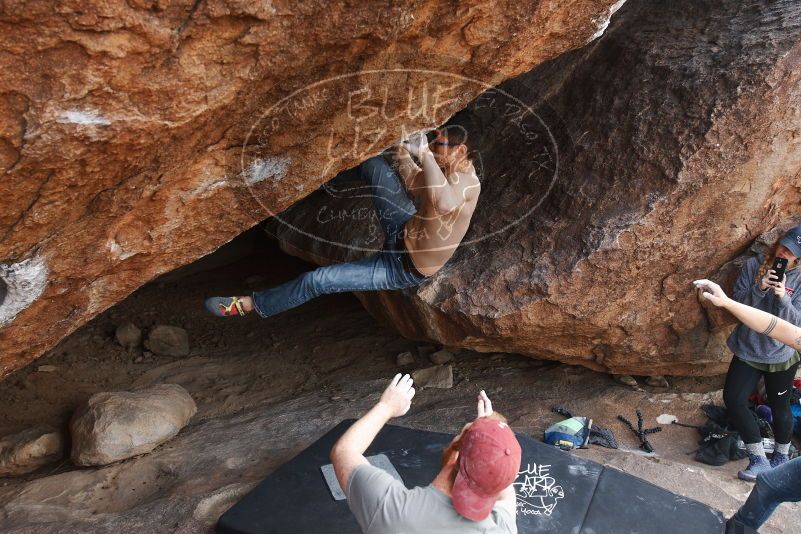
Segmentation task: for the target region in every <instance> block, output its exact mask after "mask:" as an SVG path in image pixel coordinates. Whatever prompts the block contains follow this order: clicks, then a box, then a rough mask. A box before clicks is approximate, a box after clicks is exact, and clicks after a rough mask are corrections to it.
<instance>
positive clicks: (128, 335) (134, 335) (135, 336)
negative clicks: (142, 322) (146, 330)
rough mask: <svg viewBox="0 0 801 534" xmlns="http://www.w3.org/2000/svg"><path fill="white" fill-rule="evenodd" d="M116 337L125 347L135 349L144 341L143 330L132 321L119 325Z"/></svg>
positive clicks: (115, 333)
mask: <svg viewBox="0 0 801 534" xmlns="http://www.w3.org/2000/svg"><path fill="white" fill-rule="evenodd" d="M114 337H115V338H116V339H117V343H119V344H120V345H121V346H122V348H124V349H133V348H136V347H138V346H139V344H140V343H142V331H141V330H139V328H137V327H136V325H135V324H133V323H131V322H128V323H124V324H121V325H120V326H118V327H117V330H116V331H115V332H114Z"/></svg>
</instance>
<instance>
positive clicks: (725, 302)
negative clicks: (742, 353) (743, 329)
mask: <svg viewBox="0 0 801 534" xmlns="http://www.w3.org/2000/svg"><path fill="white" fill-rule="evenodd" d="M693 283H694V284H695V287H696V288H698V289H701V290H703V293H702V294H701V296H702V297H703V298H705V299H707V300H708V301H709V302H711V303H712V304H714V305H715V306H719V307H721V308H724V309H726V310H728V311H729V312H730V313H731V314H732V315H734V316H735V317H737V319H739V320H740V321H742V323H743V324H744V325H745V326H747V327H748V328H750V329H751V330H754V331H755V332H759V333H761V334H765V335H766V336H770V337H771V338H773V339H775V340H776V341H781V342H782V343H784V344H785V345H788V346H790V347H793V348H794V349H796V350H801V328H799V327H797V326H795V325H793V324H792V323H789V322H787V321H785V320H784V319H780V318H778V317H776V316H775V315H771V314H769V313H767V312H764V311H762V310H758V309H756V308H752V307H751V306H747V305H745V304H740V303H739V302H737V301H734V300H732V299H730V298H729V297H728V296H727V295H726V293H725V292H724V291H723V289H721V287H720V286H719V285H718V284H716V283H715V282H712V281H710V280H696V281H695V282H693Z"/></svg>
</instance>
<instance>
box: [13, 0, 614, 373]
mask: <svg viewBox="0 0 801 534" xmlns="http://www.w3.org/2000/svg"><path fill="white" fill-rule="evenodd" d="M620 3H621V1H620V0H576V1H573V2H569V3H564V2H562V1H560V0H527V1H523V2H520V1H511V0H489V1H487V0H481V1H479V0H464V1H460V2H453V3H448V2H438V1H434V0H422V1H419V0H414V1H413V0H401V1H397V2H394V1H393V2H384V3H375V2H355V3H354V2H348V3H345V2H316V1H311V0H300V1H297V2H289V3H284V4H280V5H279V4H275V5H274V4H273V3H271V2H243V1H240V0H207V1H204V2H199V1H195V0H178V1H176V2H166V3H165V2H149V1H143V0H131V1H128V2H122V1H119V2H106V1H101V0H88V1H84V0H81V1H78V0H68V1H65V2H59V3H57V5H54V4H53V2H46V1H40V0H33V1H29V2H24V3H8V2H5V3H3V4H2V5H0V23H2V28H3V31H2V32H0V52H2V53H0V173H2V176H3V179H2V180H0V198H2V199H3V209H2V211H0V377H3V376H6V375H7V374H8V373H10V372H12V371H13V370H15V369H18V368H20V367H21V366H23V365H25V364H26V363H28V362H30V361H32V360H33V359H34V358H36V357H37V356H38V355H40V354H41V353H42V352H43V351H45V350H46V349H48V348H49V347H51V346H53V345H54V344H55V343H56V342H57V341H58V340H59V339H61V338H62V337H64V336H66V335H67V334H69V333H70V332H72V331H73V330H75V329H76V328H78V327H80V326H81V325H82V324H84V323H86V322H87V321H88V320H89V319H91V318H92V317H94V316H95V315H97V314H98V313H99V312H101V311H103V310H105V309H106V308H108V307H109V306H111V305H113V304H114V303H116V302H118V301H120V300H121V299H123V298H125V297H126V296H128V295H129V294H130V293H131V292H133V291H134V290H135V289H136V288H137V287H139V286H141V285H142V284H143V283H145V282H147V281H149V280H152V279H153V278H155V277H156V276H158V275H159V274H161V273H164V272H167V271H170V270H172V269H174V268H176V267H179V266H182V265H186V264H188V263H190V262H192V261H193V260H195V259H197V258H199V257H202V256H204V255H206V254H208V253H210V252H212V251H214V250H215V249H217V248H218V247H219V246H221V245H222V244H224V243H226V242H228V241H229V240H231V239H232V238H233V237H235V236H236V235H238V234H239V233H241V232H242V231H244V230H246V229H248V228H250V227H252V226H253V225H254V224H256V223H257V222H259V221H261V220H263V219H265V218H267V217H269V216H271V215H273V214H275V213H279V212H280V211H282V210H283V209H285V208H286V207H288V206H290V205H291V204H293V203H294V202H296V201H297V200H299V199H301V198H303V197H305V196H306V195H307V194H309V193H310V192H311V191H314V190H315V189H316V188H317V187H318V186H319V185H320V184H322V183H324V182H325V181H326V180H328V179H330V178H331V177H332V176H333V175H334V174H336V172H338V171H339V170H342V169H345V168H347V167H349V166H352V165H354V164H356V163H358V162H359V161H361V160H363V159H366V158H367V157H369V156H371V155H373V154H376V153H378V152H379V151H380V150H381V149H382V148H383V147H386V146H388V145H390V144H391V143H393V142H396V141H398V140H399V138H400V136H401V135H402V134H403V132H404V131H409V130H412V129H418V128H423V127H433V126H435V125H437V124H438V123H441V122H442V121H443V120H444V119H446V118H447V117H448V116H450V115H451V114H452V113H454V112H455V111H457V110H458V109H461V108H463V107H464V106H465V105H466V104H467V103H468V102H469V101H470V100H471V99H472V98H474V97H475V96H476V95H478V94H479V93H480V92H482V91H483V90H485V89H486V88H487V87H489V86H494V85H497V84H498V83H500V82H502V81H503V80H506V79H508V78H510V77H513V76H516V75H518V74H521V73H523V72H525V71H527V70H529V69H531V68H532V67H534V66H536V65H538V64H540V63H542V62H544V61H547V60H550V59H552V58H554V57H556V56H558V55H559V54H561V53H563V52H565V51H567V50H571V49H574V48H577V47H580V46H583V45H585V44H586V43H588V42H590V41H592V40H594V39H597V38H598V37H599V36H600V35H601V34H602V33H603V31H604V28H606V26H607V24H608V23H609V19H610V16H611V14H612V13H613V11H614V10H615V9H616V8H617V7H618V6H619V5H620Z"/></svg>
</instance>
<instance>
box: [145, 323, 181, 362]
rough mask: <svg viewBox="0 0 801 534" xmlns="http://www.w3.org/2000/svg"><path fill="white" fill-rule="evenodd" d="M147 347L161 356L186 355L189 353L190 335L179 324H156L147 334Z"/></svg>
mask: <svg viewBox="0 0 801 534" xmlns="http://www.w3.org/2000/svg"><path fill="white" fill-rule="evenodd" d="M145 348H147V349H149V350H150V351H151V352H152V353H153V354H157V355H159V356H186V355H187V354H189V336H188V335H187V333H186V330H184V329H183V328H181V327H179V326H167V325H163V324H160V325H156V326H154V327H153V328H152V329H151V330H150V333H149V334H148V336H147V340H146V341H145Z"/></svg>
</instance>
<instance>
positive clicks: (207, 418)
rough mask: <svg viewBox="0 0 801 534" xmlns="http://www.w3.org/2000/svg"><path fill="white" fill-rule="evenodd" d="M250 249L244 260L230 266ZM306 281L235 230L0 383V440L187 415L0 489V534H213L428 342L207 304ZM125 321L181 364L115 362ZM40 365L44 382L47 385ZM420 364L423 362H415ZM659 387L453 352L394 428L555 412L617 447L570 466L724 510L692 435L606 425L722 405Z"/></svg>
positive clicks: (535, 426)
mask: <svg viewBox="0 0 801 534" xmlns="http://www.w3.org/2000/svg"><path fill="white" fill-rule="evenodd" d="M243 251H244V252H243ZM245 253H247V254H252V255H251V256H250V257H249V258H247V259H242V255H243V254H245ZM230 261H234V263H232V264H228V265H223V264H225V263H226V262H230ZM208 268H213V269H212V270H202V269H208ZM311 268H313V266H311V265H308V264H305V263H303V262H301V261H299V260H296V259H293V258H289V257H286V256H284V255H282V254H280V253H279V252H278V251H277V249H276V247H275V245H274V244H272V243H267V244H265V243H264V242H263V240H261V238H260V237H258V236H257V235H255V234H253V233H251V234H246V235H245V236H244V237H242V238H240V239H239V240H238V241H237V242H235V243H233V244H231V245H229V246H227V247H224V249H221V250H220V251H218V254H216V255H215V256H212V257H210V258H208V259H206V260H204V261H203V262H202V263H201V264H199V265H194V266H191V267H189V268H185V269H183V270H181V271H180V272H176V273H172V274H170V275H169V276H166V277H163V278H162V279H160V280H157V281H155V282H154V283H151V284H149V285H147V286H145V287H143V288H141V289H140V290H139V291H137V292H136V293H134V294H133V295H131V297H130V298H128V299H126V300H125V301H124V302H122V303H120V304H119V305H117V306H115V307H114V308H112V309H110V310H107V311H106V312H105V313H103V314H102V315H100V316H98V317H97V318H96V319H95V320H94V321H92V322H91V323H90V324H88V325H86V326H85V327H83V328H81V329H80V330H79V331H77V332H76V333H74V334H73V335H72V336H70V337H69V338H67V339H65V340H64V341H63V342H62V343H61V344H60V345H59V346H58V347H56V348H55V349H53V350H52V351H50V353H48V354H47V355H46V356H45V357H43V358H41V359H40V360H39V361H37V362H36V363H35V364H34V365H32V366H29V367H28V368H26V369H24V370H22V371H20V372H18V373H16V374H15V375H13V376H11V377H10V378H9V379H8V380H6V381H5V382H3V383H1V384H0V435H5V434H8V433H12V432H16V431H19V430H22V429H25V428H28V427H30V426H32V425H34V424H37V423H42V422H46V423H50V424H53V425H56V426H58V427H63V428H66V424H67V422H68V419H69V416H70V414H71V413H72V410H73V409H74V408H75V406H76V405H77V404H78V403H79V402H80V401H82V400H83V399H85V398H87V397H88V396H90V395H92V394H93V393H96V392H99V391H109V390H122V389H129V388H132V387H136V386H142V385H148V384H154V383H160V382H173V383H179V384H181V385H183V386H184V387H185V388H186V389H187V390H188V391H189V392H190V393H191V394H192V396H193V398H194V399H195V401H196V402H197V404H198V413H197V415H196V416H195V418H194V419H193V420H192V422H191V423H190V425H189V426H188V427H187V428H185V429H184V430H183V431H182V432H181V433H180V434H179V435H178V436H177V437H176V438H175V439H173V440H172V441H170V442H169V443H167V444H165V445H162V446H161V447H159V448H158V449H156V450H155V451H153V452H152V453H150V454H148V455H144V456H142V457H139V458H134V459H131V460H128V461H125V462H121V463H118V464H114V465H112V466H108V467H105V468H102V469H93V468H85V469H79V468H76V467H74V466H72V465H71V464H70V463H69V461H66V460H65V461H64V462H62V463H61V464H57V465H52V466H48V467H46V468H44V469H43V470H41V471H40V472H38V473H35V474H32V475H28V476H25V477H21V478H15V479H12V478H4V479H0V530H1V531H3V532H36V533H40V532H74V531H81V532H211V529H212V528H213V524H214V522H215V521H216V519H217V518H218V517H219V515H220V514H221V513H222V512H224V511H225V510H226V509H227V508H228V507H229V506H230V505H231V504H232V503H233V502H235V501H236V500H237V499H238V498H239V497H241V496H242V495H243V494H244V493H246V492H247V491H248V490H249V489H250V488H251V487H253V485H254V484H255V483H256V482H257V481H258V480H260V479H262V478H263V477H264V476H265V475H266V474H268V473H269V472H271V471H272V470H274V469H275V468H276V467H277V466H279V465H281V463H283V462H284V461H286V460H287V459H288V458H291V457H292V456H293V455H294V454H296V453H297V452H299V451H300V450H302V449H303V448H304V447H305V446H306V445H308V444H309V443H311V442H312V441H314V440H315V439H316V438H317V437H319V436H320V435H322V434H323V433H324V432H325V431H327V430H328V429H330V428H331V427H333V426H334V425H335V424H336V423H337V422H339V421H340V420H341V419H343V418H347V417H355V416H358V415H360V414H361V413H363V412H364V411H365V410H366V409H368V408H369V406H370V405H371V404H372V403H373V402H375V401H376V400H377V398H378V395H379V393H380V391H381V389H382V388H383V387H384V384H385V382H386V380H388V379H389V378H390V377H391V376H393V375H394V374H395V373H396V372H397V371H398V369H397V367H396V363H395V362H396V355H397V354H398V353H400V352H404V351H412V352H413V353H416V352H417V347H418V346H419V345H423V344H425V342H422V341H420V342H415V341H412V340H407V339H403V338H401V337H399V336H398V335H397V334H395V333H394V332H393V330H392V329H391V327H390V326H389V325H382V324H378V323H377V322H376V321H375V320H374V319H373V318H371V317H370V316H369V315H368V314H367V313H366V312H365V311H364V310H363V309H362V308H361V306H360V304H359V302H358V301H357V300H356V299H355V298H354V297H353V296H352V295H350V294H341V295H330V296H325V297H322V298H320V299H317V300H316V301H314V302H311V303H308V304H306V305H304V306H301V307H299V308H296V309H294V310H291V311H289V312H286V313H285V314H282V315H280V316H277V317H274V318H271V319H269V320H262V319H260V318H258V317H256V316H248V317H246V318H244V319H240V318H236V319H218V318H214V317H210V316H208V315H207V314H206V312H205V310H204V309H203V307H202V300H203V298H204V297H205V296H209V295H212V294H230V293H241V291H242V288H243V287H247V286H250V287H254V286H266V285H271V284H275V283H279V282H281V281H283V280H286V279H289V278H290V277H292V276H294V275H295V274H297V273H299V272H302V271H304V270H309V269H311ZM125 321H133V322H134V323H135V324H136V325H137V326H139V327H140V328H143V329H147V328H148V327H150V326H152V325H155V324H172V325H178V326H183V327H184V328H186V329H187V330H188V332H189V337H190V342H191V346H192V350H191V353H190V355H189V356H187V357H185V358H177V359H176V358H165V357H159V356H155V355H151V354H149V353H147V352H144V353H143V351H142V350H141V349H138V350H134V351H131V352H126V351H125V350H124V349H122V348H121V347H119V346H118V345H117V344H116V342H115V341H114V336H113V332H114V329H115V327H116V325H118V324H121V323H122V322H125ZM41 365H53V366H56V369H55V371H52V372H41V371H38V370H37V369H38V366H41ZM426 365H428V362H427V361H426V359H425V358H424V357H418V360H417V364H416V367H423V366H426ZM670 380H671V388H670V389H668V390H659V389H653V388H649V387H645V386H644V387H642V388H641V390H639V391H637V390H633V389H632V388H630V387H627V386H623V385H620V384H618V383H616V382H615V381H613V380H612V379H611V378H610V377H609V376H607V375H603V374H600V373H595V372H592V371H589V370H587V369H584V368H581V367H572V366H568V365H563V364H557V363H552V362H544V361H537V360H533V359H530V358H525V357H522V356H518V355H514V354H495V355H490V354H480V353H476V352H473V351H469V350H467V351H463V352H461V353H460V354H458V355H457V357H456V361H455V363H454V387H453V388H452V389H448V390H441V389H424V390H422V391H420V392H419V393H418V395H417V396H416V397H415V400H414V403H413V406H412V410H411V411H410V413H409V414H408V415H407V416H406V417H404V418H402V419H400V420H398V421H396V422H397V423H398V424H402V425H407V426H410V427H415V428H422V429H428V430H439V431H449V432H456V431H458V430H459V428H461V426H462V425H463V423H464V422H466V421H467V420H469V419H470V418H471V417H472V414H473V411H474V410H475V404H474V396H475V394H476V393H477V392H478V391H479V390H480V389H485V390H486V391H487V393H488V394H489V395H490V397H491V398H492V399H493V401H494V404H495V406H496V408H497V409H498V410H500V411H502V412H503V413H504V414H506V415H507V416H508V417H509V420H510V422H511V424H512V426H513V427H514V428H515V429H516V430H517V431H522V432H528V433H530V434H532V435H534V436H536V437H541V435H542V431H543V430H544V429H545V427H547V426H548V425H549V424H551V423H552V422H554V421H556V420H558V419H559V418H560V417H559V416H558V415H556V414H554V413H552V412H551V411H550V407H551V406H552V405H554V404H563V405H565V406H567V407H568V408H570V409H571V410H573V411H574V413H576V414H577V415H586V416H589V417H592V418H593V419H594V420H595V421H596V422H597V424H600V425H602V426H606V427H608V428H611V429H613V430H614V432H615V434H616V436H617V438H618V441H619V442H620V444H621V449H620V450H617V451H612V450H608V449H603V448H601V447H592V448H590V449H587V450H581V451H576V452H575V454H578V455H581V456H583V457H587V458H590V459H593V460H595V461H598V462H602V463H606V464H609V465H612V466H615V467H618V468H620V469H623V470H624V471H626V472H629V473H632V474H634V475H637V476H639V477H642V478H644V479H646V480H649V481H651V482H653V483H655V484H657V485H659V486H662V487H665V488H668V489H670V490H671V491H675V492H677V493H679V494H681V495H685V496H688V497H691V498H694V499H698V500H700V501H702V502H705V503H707V504H709V505H711V506H714V507H716V508H718V509H720V510H721V511H722V512H724V513H725V514H726V515H730V514H731V513H732V512H733V511H734V510H736V508H737V507H738V506H739V505H740V504H741V503H742V501H743V500H744V499H745V497H746V496H747V494H748V492H749V491H750V488H751V485H750V484H748V483H745V482H742V481H739V480H737V479H736V476H735V474H736V472H737V470H738V469H741V468H742V467H743V466H744V465H745V461H742V462H736V463H730V464H727V465H725V466H722V467H718V468H713V467H710V466H706V465H703V464H700V463H697V462H695V461H694V460H693V459H692V458H693V454H692V453H693V451H694V450H695V447H696V440H697V433H696V431H695V430H693V429H689V428H682V427H677V426H671V427H668V428H665V430H664V431H663V432H661V433H658V434H655V435H653V436H652V440H651V441H652V443H653V444H654V446H655V448H656V451H657V452H656V454H655V455H653V456H646V455H644V454H642V452H641V451H639V450H638V449H637V441H636V439H635V437H634V436H633V435H632V434H631V433H630V432H629V431H628V430H626V429H625V428H624V426H623V425H622V424H621V423H619V422H618V421H617V419H616V417H617V415H618V414H622V415H624V416H626V417H628V418H629V419H630V420H632V421H634V420H635V413H634V412H635V409H636V408H639V409H640V410H642V412H643V414H644V415H645V418H646V425H647V426H656V420H655V419H656V417H657V416H658V415H660V414H663V413H669V414H674V415H676V416H677V417H678V418H679V419H680V421H682V422H685V423H689V424H700V423H702V422H704V417H703V414H702V413H701V412H700V410H699V407H700V405H701V404H702V403H705V402H718V403H720V388H721V387H722V381H723V377H709V378H675V379H670ZM137 489H138V490H139V491H138V492H137V491H136V490H137ZM799 512H801V505H790V504H785V505H782V506H781V507H780V508H779V510H778V511H777V512H776V513H775V514H774V517H773V518H772V519H771V521H770V522H769V523H768V524H767V525H766V527H765V528H764V529H763V532H766V533H778V532H790V531H793V530H794V528H793V527H789V525H794V524H795V523H797V520H798V518H799V517H800V516H799Z"/></svg>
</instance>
